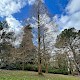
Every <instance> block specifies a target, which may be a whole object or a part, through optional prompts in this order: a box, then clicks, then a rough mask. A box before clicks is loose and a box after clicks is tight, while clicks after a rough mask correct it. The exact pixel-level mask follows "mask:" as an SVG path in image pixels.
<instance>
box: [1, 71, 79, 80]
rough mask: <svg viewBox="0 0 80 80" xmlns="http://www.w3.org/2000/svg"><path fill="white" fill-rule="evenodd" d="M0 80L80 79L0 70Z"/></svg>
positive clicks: (77, 79) (77, 78)
mask: <svg viewBox="0 0 80 80" xmlns="http://www.w3.org/2000/svg"><path fill="white" fill-rule="evenodd" d="M0 80H80V77H75V76H67V75H59V74H44V76H38V74H37V73H36V72H29V71H10V70H0Z"/></svg>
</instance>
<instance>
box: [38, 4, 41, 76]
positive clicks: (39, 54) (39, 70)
mask: <svg viewBox="0 0 80 80" xmlns="http://www.w3.org/2000/svg"><path fill="white" fill-rule="evenodd" d="M39 6H40V3H38V74H39V75H42V65H41V52H40V45H41V42H40V38H41V37H40V11H39Z"/></svg>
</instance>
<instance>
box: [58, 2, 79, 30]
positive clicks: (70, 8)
mask: <svg viewBox="0 0 80 80" xmlns="http://www.w3.org/2000/svg"><path fill="white" fill-rule="evenodd" d="M79 3H80V0H70V2H69V4H68V5H67V6H66V8H65V9H66V10H67V11H66V13H67V14H66V15H61V17H60V18H57V19H58V24H59V26H60V27H62V28H63V29H62V30H64V29H66V28H70V27H75V28H76V29H77V30H79V29H80V4H79Z"/></svg>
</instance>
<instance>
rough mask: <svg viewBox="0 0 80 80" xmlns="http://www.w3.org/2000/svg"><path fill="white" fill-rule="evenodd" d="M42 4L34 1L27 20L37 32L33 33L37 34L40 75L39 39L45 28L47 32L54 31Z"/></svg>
mask: <svg viewBox="0 0 80 80" xmlns="http://www.w3.org/2000/svg"><path fill="white" fill-rule="evenodd" d="M44 2H45V1H44V0H36V1H35V3H34V4H33V5H32V7H31V13H30V16H29V18H28V19H27V22H28V21H29V24H30V25H31V27H33V29H36V30H37V32H35V33H36V34H37V44H38V45H37V46H38V74H42V53H41V47H42V46H41V41H42V40H41V38H42V37H43V35H44V30H45V28H46V27H47V28H48V29H49V30H48V31H51V30H53V29H54V28H53V27H54V25H53V23H54V21H53V18H52V17H51V16H50V15H49V13H48V11H47V8H46V7H45V3H44ZM34 35H35V34H34ZM44 39H45V38H44ZM44 41H45V40H44ZM45 45H46V44H45ZM44 52H45V51H44ZM44 54H45V53H44ZM45 55H46V54H45Z"/></svg>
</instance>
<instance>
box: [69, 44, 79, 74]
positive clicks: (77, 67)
mask: <svg viewBox="0 0 80 80" xmlns="http://www.w3.org/2000/svg"><path fill="white" fill-rule="evenodd" d="M70 48H71V50H72V52H73V57H74V64H75V66H76V69H77V71H78V74H79V75H80V67H79V66H78V63H77V60H76V53H75V51H74V49H73V47H72V46H71V45H70Z"/></svg>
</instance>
